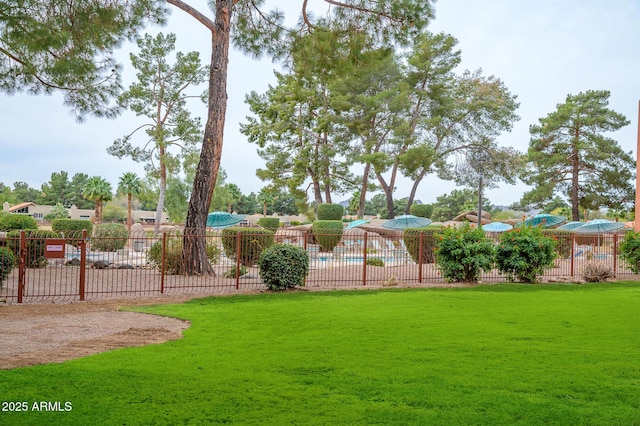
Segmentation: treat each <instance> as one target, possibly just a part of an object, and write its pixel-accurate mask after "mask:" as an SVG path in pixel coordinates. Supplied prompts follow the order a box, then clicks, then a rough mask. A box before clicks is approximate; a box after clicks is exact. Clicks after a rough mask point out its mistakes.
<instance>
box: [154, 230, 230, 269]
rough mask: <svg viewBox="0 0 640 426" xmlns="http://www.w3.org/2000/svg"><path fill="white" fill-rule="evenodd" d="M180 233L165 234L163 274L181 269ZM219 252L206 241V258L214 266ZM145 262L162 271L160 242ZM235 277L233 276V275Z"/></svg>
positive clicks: (155, 244) (212, 244)
mask: <svg viewBox="0 0 640 426" xmlns="http://www.w3.org/2000/svg"><path fill="white" fill-rule="evenodd" d="M182 241H183V237H182V233H180V232H173V233H167V245H166V251H165V260H164V272H165V274H177V273H178V272H180V270H181V269H182ZM219 255H220V250H219V249H218V246H217V245H215V243H209V241H207V258H208V259H209V261H210V262H211V263H212V264H215V263H216V262H217V260H218V256H219ZM147 260H148V261H149V263H151V264H152V265H153V266H155V267H156V268H158V269H162V240H160V241H156V242H155V243H153V244H152V245H151V247H149V250H148V251H147ZM234 276H235V275H234Z"/></svg>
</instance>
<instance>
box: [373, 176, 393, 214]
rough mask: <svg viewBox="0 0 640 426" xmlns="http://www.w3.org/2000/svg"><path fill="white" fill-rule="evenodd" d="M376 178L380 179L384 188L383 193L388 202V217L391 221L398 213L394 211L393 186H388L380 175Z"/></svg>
mask: <svg viewBox="0 0 640 426" xmlns="http://www.w3.org/2000/svg"><path fill="white" fill-rule="evenodd" d="M376 176H377V177H378V182H380V186H381V187H382V191H384V196H385V198H386V201H387V216H388V217H389V219H393V218H395V217H396V213H395V212H394V210H393V207H394V206H393V186H391V185H388V184H387V182H386V181H385V180H384V177H383V176H382V175H381V174H380V173H376Z"/></svg>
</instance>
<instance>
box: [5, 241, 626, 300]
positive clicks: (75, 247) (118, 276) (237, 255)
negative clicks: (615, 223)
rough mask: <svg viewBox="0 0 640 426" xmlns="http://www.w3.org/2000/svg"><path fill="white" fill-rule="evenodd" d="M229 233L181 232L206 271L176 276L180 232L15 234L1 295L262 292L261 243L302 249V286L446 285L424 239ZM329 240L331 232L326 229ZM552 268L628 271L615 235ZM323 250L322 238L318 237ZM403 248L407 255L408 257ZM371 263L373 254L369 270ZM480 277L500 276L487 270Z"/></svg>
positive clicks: (566, 277) (577, 246)
mask: <svg viewBox="0 0 640 426" xmlns="http://www.w3.org/2000/svg"><path fill="white" fill-rule="evenodd" d="M253 232H255V233H252V231H251V230H247V232H245V233H242V234H240V233H238V234H234V235H232V236H229V235H227V236H225V235H223V233H221V232H207V233H206V234H202V235H191V236H189V237H191V238H196V239H200V242H204V244H205V246H206V250H207V255H208V258H209V261H210V265H211V268H212V271H213V274H201V275H183V274H178V273H176V272H177V270H179V264H180V262H181V253H182V244H183V240H184V238H185V235H184V234H183V233H182V232H176V233H163V234H161V235H154V234H152V233H151V234H147V233H139V234H137V235H132V236H130V237H127V238H122V237H112V238H99V239H97V238H88V236H87V235H86V232H85V233H83V234H81V235H75V236H69V235H67V236H61V237H58V238H52V237H51V236H50V234H46V236H45V235H43V234H39V233H36V232H24V231H23V232H20V234H19V235H13V236H6V237H5V238H4V239H2V240H0V245H3V246H5V247H7V248H9V249H10V250H12V251H13V252H14V253H15V254H16V258H17V265H16V267H15V268H14V269H13V270H12V272H11V273H10V274H9V275H8V277H7V278H6V279H5V282H4V284H3V285H2V287H1V288H0V301H4V302H5V303H27V302H28V303H34V302H61V301H76V300H77V301H82V300H98V299H106V298H120V297H132V296H148V295H156V294H184V293H207V294H216V293H227V294H231V293H238V292H245V291H258V290H263V289H266V287H265V285H264V284H263V282H262V280H261V279H260V274H259V268H258V267H257V265H256V260H257V255H258V254H259V252H260V251H261V250H262V249H263V248H264V247H266V246H267V245H269V244H272V243H274V244H292V245H297V246H299V247H302V248H303V249H305V250H306V251H307V253H308V254H309V257H310V272H309V275H308V276H307V278H306V282H305V285H306V286H307V287H312V288H314V287H315V288H346V287H360V286H393V285H397V284H409V285H415V286H421V285H424V286H427V285H445V284H446V283H445V281H444V280H443V278H442V277H441V276H440V273H439V271H438V268H437V265H436V264H435V263H429V261H424V260H422V259H431V258H433V256H425V253H426V251H429V250H433V247H429V246H428V244H426V242H425V241H424V240H423V235H422V234H420V235H419V236H416V237H415V239H414V240H408V239H405V238H402V236H401V234H398V235H397V236H393V237H389V236H381V235H378V234H375V233H371V232H363V233H362V234H358V235H346V234H345V235H342V236H341V237H337V238H338V240H339V241H334V243H332V244H331V245H335V243H336V242H337V245H335V247H333V248H332V249H331V250H323V249H322V247H323V245H321V244H320V242H323V241H322V236H319V235H314V234H312V233H311V232H308V231H307V232H300V231H297V232H291V233H287V232H284V233H283V232H278V233H277V234H276V236H275V240H273V237H271V239H268V238H267V239H264V238H265V236H264V234H261V233H259V232H258V231H257V230H254V231H253ZM326 237H327V238H329V239H331V238H336V237H335V235H330V234H328V235H327V236H326ZM560 243H561V244H559V246H562V247H564V249H563V250H562V251H561V252H560V254H559V256H558V259H557V260H556V263H555V266H554V267H553V268H552V269H549V270H548V271H547V272H546V273H545V275H544V277H543V280H544V281H572V280H576V279H580V277H581V271H582V268H583V267H584V266H585V265H586V264H587V263H589V262H594V261H595V262H600V263H603V264H605V265H607V266H609V267H610V268H611V270H612V271H613V273H614V275H615V276H616V277H618V278H620V277H624V276H631V275H633V274H632V272H631V271H629V270H628V268H626V266H625V265H624V264H623V262H621V261H620V258H619V250H618V246H619V237H618V236H617V235H616V234H613V235H599V236H593V237H591V236H590V237H576V236H575V235H573V236H570V237H567V239H566V240H564V241H560ZM324 246H326V243H324ZM410 251H411V252H412V253H410ZM371 259H379V260H378V261H376V262H377V263H378V264H380V263H382V264H383V265H384V266H374V265H370V264H368V263H369V262H371ZM481 281H482V282H505V281H506V278H505V277H504V276H502V275H500V274H499V273H498V271H497V270H492V271H490V272H488V273H483V274H482V276H481Z"/></svg>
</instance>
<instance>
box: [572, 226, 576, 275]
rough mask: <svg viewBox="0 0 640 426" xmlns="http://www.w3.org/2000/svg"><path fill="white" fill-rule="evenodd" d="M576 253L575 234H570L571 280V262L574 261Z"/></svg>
mask: <svg viewBox="0 0 640 426" xmlns="http://www.w3.org/2000/svg"><path fill="white" fill-rule="evenodd" d="M575 252H576V234H575V232H574V233H572V234H571V278H573V262H574V260H575V257H576V256H575V254H576V253H575Z"/></svg>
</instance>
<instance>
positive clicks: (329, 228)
mask: <svg viewBox="0 0 640 426" xmlns="http://www.w3.org/2000/svg"><path fill="white" fill-rule="evenodd" d="M322 205H324V204H322ZM340 207H342V206H340ZM343 229H344V228H343V226H342V221H341V220H316V221H315V222H313V224H312V225H311V232H313V236H314V237H315V239H316V241H317V242H318V244H320V247H321V248H322V251H332V250H333V248H334V247H335V246H337V245H338V243H339V242H340V240H341V239H342V231H343Z"/></svg>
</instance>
